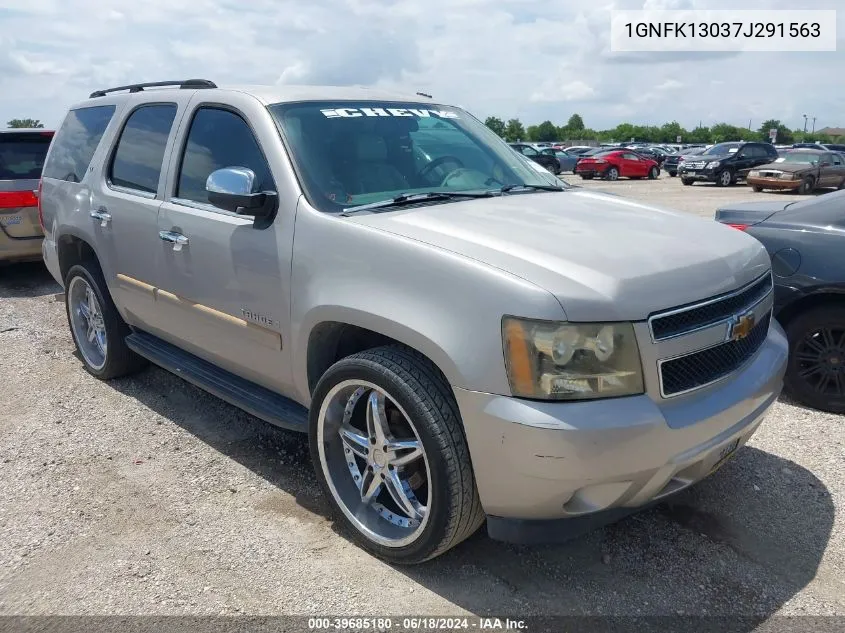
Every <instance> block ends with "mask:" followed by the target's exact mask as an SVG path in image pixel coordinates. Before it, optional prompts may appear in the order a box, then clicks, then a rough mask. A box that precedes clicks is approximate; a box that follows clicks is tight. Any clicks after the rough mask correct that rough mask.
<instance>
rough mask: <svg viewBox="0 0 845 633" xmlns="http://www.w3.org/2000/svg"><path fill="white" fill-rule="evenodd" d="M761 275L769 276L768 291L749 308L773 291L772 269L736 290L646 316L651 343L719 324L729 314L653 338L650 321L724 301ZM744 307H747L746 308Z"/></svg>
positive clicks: (727, 318) (739, 292)
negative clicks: (705, 323)
mask: <svg viewBox="0 0 845 633" xmlns="http://www.w3.org/2000/svg"><path fill="white" fill-rule="evenodd" d="M763 277H769V280H770V284H769V291H768V292H767V293H766V294H765V295H763V297H762V298H761V299H760V300H759V301H757V302H755V303H754V304H753V305H752V306H749V308H750V307H754V306H756V305H758V304H759V303H760V301H763V300H764V299H765V298H766V297H768V296H769V295H770V294H771V293H772V292H774V279H772V271H771V270H769V272H767V273H764V274H762V275H760V276H759V277H757V279H755V280H754V281H752V282H749V283H747V284H745V285H744V286H742V287H741V288H738V289H737V290H732V291H731V292H728V293H726V294H723V295H719V296H718V297H714V298H712V299H707V300H705V301H700V302H699V303H694V304H692V305H688V306H685V307H683V308H674V309H671V310H666V311H664V312H658V313H657V314H653V315H651V316H650V317H648V320H647V322H648V332H649V335H650V336H651V342H652V343H658V342H660V341H668V340H670V339H673V338H677V337H679V336H686V335H687V334H692V333H693V332H697V331H698V330H702V329H705V328H709V327H713V326H715V325H719V324H720V323H722V322H726V321H728V320H729V319H730V316H728V317H725V318H724V319H720V320H719V321H714V322H713V323H708V324H707V325H702V326H699V327H697V328H695V329H692V330H685V331H683V332H680V333H678V334H672V335H671V336H664V337H661V338H655V337H654V328H653V327H652V323H653V322H654V321H655V320H656V319H662V318H665V317H668V316H674V315H676V314H682V313H684V312H689V311H690V310H696V309H698V308H703V307H704V306H708V305H712V304H714V303H718V302H720V301H724V300H725V299H730V298H731V297H736V296H737V295H741V294H742V293H743V292H745V291H746V290H748V289H749V288H751V287H752V286H753V285H755V284H758V283H760V281H761V280H762V279H763ZM746 309H748V308H746ZM731 316H732V315H731Z"/></svg>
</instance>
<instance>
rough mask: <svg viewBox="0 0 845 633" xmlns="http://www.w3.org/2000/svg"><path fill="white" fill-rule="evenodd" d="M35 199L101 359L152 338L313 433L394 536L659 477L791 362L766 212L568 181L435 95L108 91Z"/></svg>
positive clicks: (345, 509) (447, 542) (164, 87)
mask: <svg viewBox="0 0 845 633" xmlns="http://www.w3.org/2000/svg"><path fill="white" fill-rule="evenodd" d="M39 203H40V210H41V213H42V216H43V222H44V226H45V234H46V237H45V239H44V244H43V255H44V261H45V262H46V264H47V266H48V267H49V269H50V271H51V272H52V274H53V276H54V277H55V278H56V279H57V280H58V281H59V283H61V284H62V285H63V286H64V289H65V295H66V304H67V316H68V321H69V325H70V331H71V333H72V335H73V339H74V341H75V343H76V346H77V348H78V350H79V354H80V356H81V358H82V361H83V362H84V364H85V368H86V369H87V370H88V371H89V372H90V373H91V374H93V375H94V376H96V377H98V378H101V379H109V378H114V377H117V376H122V375H125V374H128V373H130V372H132V371H135V370H137V369H138V368H140V367H141V366H142V365H143V364H144V362H145V361H152V362H153V363H155V364H157V365H159V366H161V367H163V368H165V369H167V370H170V371H172V372H174V373H176V374H177V375H178V376H181V377H182V378H184V379H186V380H187V381H189V382H191V383H193V384H195V385H197V386H199V387H201V388H202V389H205V390H206V391H208V392H210V393H212V394H214V395H216V396H218V397H220V398H222V399H224V400H226V401H228V402H230V403H232V404H234V405H236V406H238V407H240V408H242V409H244V410H245V411H248V412H249V413H251V414H253V415H255V416H257V417H259V418H261V419H263V420H266V421H267V422H270V423H273V424H276V425H279V426H282V427H285V428H287V429H294V430H298V431H302V432H305V433H308V434H309V441H310V448H311V454H312V458H313V462H314V467H315V471H316V474H317V478H318V480H319V482H320V484H321V485H322V487H323V489H324V491H325V493H326V495H327V498H328V499H329V500H330V503H331V506H332V508H333V510H334V513H335V514H336V516H337V520H338V521H339V522H340V523H341V524H342V525H344V526H345V527H346V528H347V529H348V531H349V533H350V534H351V535H352V537H353V538H354V539H355V540H356V541H357V542H358V543H359V544H360V545H361V546H363V547H364V548H365V549H367V550H368V551H370V552H372V553H374V554H376V555H378V556H380V557H383V558H385V559H388V560H390V561H394V562H401V563H417V562H421V561H424V560H427V559H430V558H433V557H435V556H437V555H439V554H442V553H443V552H445V551H446V550H448V549H449V548H450V547H452V546H454V545H456V544H457V543H459V542H461V541H462V540H464V539H466V538H467V537H469V536H470V535H471V534H472V533H473V532H475V531H476V530H477V529H478V527H479V526H480V525H481V524H482V523H483V522H484V521H485V519H486V521H487V530H488V532H489V534H490V535H491V536H492V537H493V538H497V539H501V540H507V541H511V542H522V543H529V542H536V541H549V540H559V539H565V538H569V537H571V536H572V535H573V534H576V533H578V532H580V531H583V530H584V529H587V528H589V527H590V526H593V525H597V524H601V523H604V522H608V521H612V520H615V519H617V518H619V517H621V516H623V515H624V514H626V513H629V512H631V511H632V510H633V509H636V508H640V507H643V506H645V505H648V504H650V503H652V502H655V501H657V500H661V499H664V498H665V497H667V496H668V495H671V494H673V493H675V492H678V491H679V490H682V489H684V488H686V487H687V486H690V485H691V484H693V483H695V482H697V481H699V480H700V479H702V478H704V477H706V476H707V475H708V474H709V473H711V472H712V471H713V470H714V469H716V468H717V467H718V466H720V465H721V464H722V463H723V462H724V461H725V460H726V459H727V458H728V457H730V456H731V455H732V454H733V453H734V452H735V451H736V450H737V448H738V447H739V446H741V445H742V444H743V443H745V442H746V441H747V440H748V438H749V437H750V436H751V434H752V433H754V431H755V430H756V429H757V427H758V425H759V424H760V422H761V420H762V419H763V417H764V415H765V413H766V411H767V410H768V409H769V407H770V406H771V405H772V403H773V402H774V401H775V399H776V398H777V397H778V394H779V392H780V389H781V380H782V375H783V372H784V365H785V360H786V356H787V346H786V341H785V338H784V335H783V331H782V330H781V328H780V327H779V326H778V325H777V323H776V322H774V321H773V320H772V319H771V307H772V275H771V269H770V260H769V257H768V255H767V254H766V251H765V249H764V248H763V247H762V246H761V245H760V244H759V243H758V242H757V241H756V240H754V239H753V238H751V237H749V236H747V235H745V234H743V233H742V232H741V231H734V230H733V229H731V228H728V227H725V226H722V225H720V224H718V223H715V222H712V221H709V220H703V219H699V218H695V217H691V216H688V215H684V214H679V213H674V212H671V211H667V210H662V209H655V208H652V207H649V206H646V205H643V204H640V203H637V202H633V201H630V200H626V199H624V198H620V197H617V196H611V195H604V194H600V193H595V192H591V191H587V190H584V189H580V188H575V187H570V186H567V185H566V184H565V183H563V182H561V181H560V180H558V179H557V178H555V177H554V176H552V175H551V174H549V173H548V172H546V171H545V170H543V169H542V168H541V167H539V166H537V165H535V164H534V163H531V162H530V161H528V160H527V159H525V157H523V156H520V155H519V154H518V153H517V152H515V151H513V150H512V149H511V148H510V147H508V145H507V144H506V143H505V142H504V141H502V140H501V139H499V138H498V137H497V136H496V135H495V134H494V133H492V132H491V131H490V130H488V129H487V128H486V127H485V126H484V125H483V124H481V123H480V122H479V121H478V120H477V119H476V118H474V117H473V116H472V115H470V114H468V113H467V112H466V111H465V110H463V109H461V108H458V107H453V106H449V105H445V104H442V103H437V102H435V101H434V100H432V99H431V98H429V97H428V96H427V95H421V94H418V95H417V96H403V95H396V94H390V93H384V92H379V91H370V90H364V89H359V88H329V87H327V88H317V87H294V86H276V87H261V88H227V89H224V88H218V87H217V86H216V85H215V84H214V83H212V82H210V81H207V80H187V81H184V82H158V83H156V84H138V85H133V86H123V87H121V88H115V89H109V90H102V91H98V92H95V93H93V94H92V95H91V97H90V98H89V99H88V100H86V101H83V102H81V103H78V104H76V105H74V106H73V107H72V108H71V109H70V111H69V113H68V114H67V117H66V118H65V120H64V123H63V125H62V126H61V129H60V131H59V132H58V133H57V135H56V137H55V140H54V142H53V144H52V146H51V149H50V151H49V154H48V156H47V159H46V164H45V168H44V173H43V179H42V183H41V193H40V198H39Z"/></svg>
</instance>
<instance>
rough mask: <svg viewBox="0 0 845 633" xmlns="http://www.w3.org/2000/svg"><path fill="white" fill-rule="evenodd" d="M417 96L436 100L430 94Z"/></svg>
mask: <svg viewBox="0 0 845 633" xmlns="http://www.w3.org/2000/svg"><path fill="white" fill-rule="evenodd" d="M417 94H418V95H419V96H421V97H428V98H429V99H433V98H434V97H432V96H431V95H430V94H426V93H424V92H418V93H417Z"/></svg>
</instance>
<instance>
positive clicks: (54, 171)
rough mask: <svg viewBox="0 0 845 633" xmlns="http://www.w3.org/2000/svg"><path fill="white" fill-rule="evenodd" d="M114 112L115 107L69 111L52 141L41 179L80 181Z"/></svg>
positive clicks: (94, 107)
mask: <svg viewBox="0 0 845 633" xmlns="http://www.w3.org/2000/svg"><path fill="white" fill-rule="evenodd" d="M114 111H115V106H113V105H102V106H92V107H88V108H78V109H76V110H71V111H70V112H68V114H67V117H65V121H64V123H63V124H62V127H61V129H60V130H59V131H58V132H57V133H56V136H55V138H54V139H53V148H52V150H51V151H50V155H49V156H48V158H47V163H46V164H45V165H44V176H45V177H46V178H56V179H57V180H67V181H69V182H81V181H82V179H83V178H84V177H85V172H86V171H87V170H88V166H89V165H90V164H91V159H92V158H93V157H94V152H95V151H96V150H97V146H98V145H99V144H100V140H101V139H102V138H103V133H104V132H105V131H106V128H107V127H108V125H109V122H110V121H111V119H112V116H114Z"/></svg>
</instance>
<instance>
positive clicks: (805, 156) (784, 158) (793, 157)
mask: <svg viewBox="0 0 845 633" xmlns="http://www.w3.org/2000/svg"><path fill="white" fill-rule="evenodd" d="M820 160H821V154H813V153H808V152H784V153H783V154H782V155H781V156H780V157H779V158H778V160H777V161H775V162H778V163H799V164H803V165H817V164H818V163H819V161H820Z"/></svg>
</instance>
